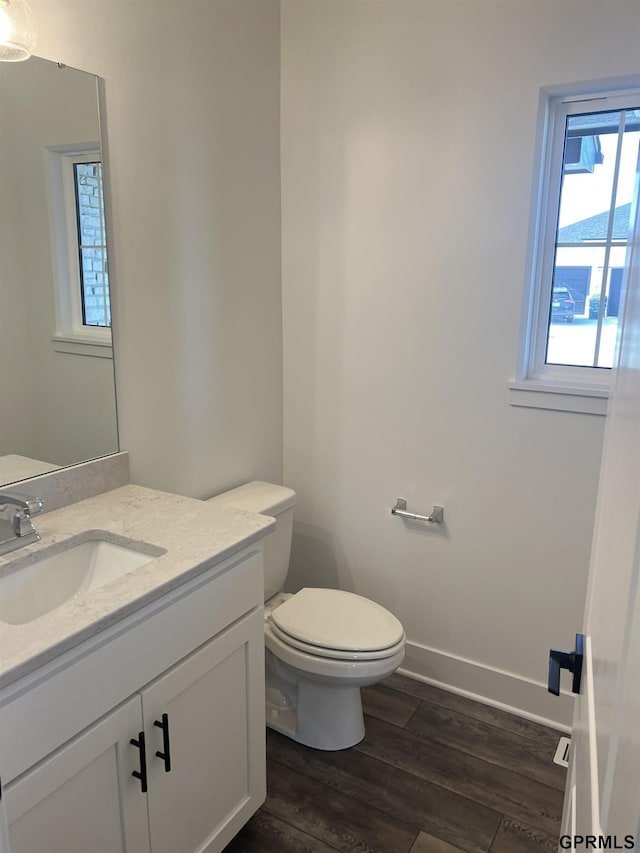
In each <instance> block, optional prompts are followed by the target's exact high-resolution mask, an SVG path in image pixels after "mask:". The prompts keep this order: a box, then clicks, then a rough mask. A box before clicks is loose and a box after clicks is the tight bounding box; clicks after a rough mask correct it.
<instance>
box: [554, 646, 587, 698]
mask: <svg viewBox="0 0 640 853" xmlns="http://www.w3.org/2000/svg"><path fill="white" fill-rule="evenodd" d="M583 646H584V635H583V634H576V647H575V649H574V650H573V651H572V652H562V651H560V649H550V650H549V684H548V689H549V693H553V694H554V695H555V696H559V695H560V670H561V669H568V670H569V672H572V673H573V684H572V687H571V690H572V692H573V693H580V682H581V680H582V655H583Z"/></svg>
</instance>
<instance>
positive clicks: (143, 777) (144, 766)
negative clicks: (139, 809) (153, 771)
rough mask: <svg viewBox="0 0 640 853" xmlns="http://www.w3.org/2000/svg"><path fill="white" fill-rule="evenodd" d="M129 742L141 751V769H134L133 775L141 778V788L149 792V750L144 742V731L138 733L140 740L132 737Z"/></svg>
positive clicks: (143, 791)
mask: <svg viewBox="0 0 640 853" xmlns="http://www.w3.org/2000/svg"><path fill="white" fill-rule="evenodd" d="M129 743H130V744H131V745H132V746H136V747H137V748H138V750H139V751H140V770H132V771H131V775H132V776H135V777H136V779H139V780H140V790H141V791H142V793H143V794H146V793H147V750H146V747H145V743H144V732H140V733H139V734H138V740H136V739H135V738H133V737H132V738H131V740H130V741H129Z"/></svg>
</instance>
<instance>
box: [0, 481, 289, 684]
mask: <svg viewBox="0 0 640 853" xmlns="http://www.w3.org/2000/svg"><path fill="white" fill-rule="evenodd" d="M34 523H35V525H36V528H37V530H38V533H39V534H40V536H41V541H40V542H37V543H35V544H33V545H28V546H26V547H24V548H21V549H19V550H17V551H14V552H12V553H11V554H5V555H3V556H0V577H1V576H3V575H5V574H6V573H8V572H11V571H13V570H14V566H15V565H16V564H19V565H20V566H23V565H25V564H27V563H30V562H33V561H35V560H37V559H39V558H40V557H41V556H45V554H44V553H43V552H45V551H47V552H49V549H50V552H51V553H53V552H54V551H59V550H63V548H64V544H65V542H66V541H67V540H69V539H71V538H73V537H76V536H78V535H79V534H82V533H84V532H85V531H87V530H94V531H95V530H98V531H106V532H107V533H108V534H113V535H114V536H115V537H117V538H118V539H121V538H124V539H127V540H131V541H132V542H133V543H134V544H135V543H144V544H146V545H151V546H154V547H156V548H161V549H164V550H165V551H166V553H165V554H163V555H162V556H160V557H157V558H155V559H153V560H152V561H151V562H149V563H147V564H146V565H144V566H141V567H140V568H138V569H134V570H133V571H131V572H130V573H129V574H126V575H124V576H122V577H119V578H117V579H116V580H114V581H111V582H110V583H108V584H106V585H105V586H103V587H101V588H100V589H97V590H95V591H94V592H92V593H89V594H88V595H87V596H86V597H85V598H80V597H74V598H72V599H70V600H69V601H68V602H66V603H65V604H62V605H60V606H59V607H57V608H56V609H55V610H52V611H51V612H49V613H46V614H44V615H43V616H40V617H39V618H37V619H34V620H32V621H30V622H27V623H25V624H23V625H9V624H7V623H5V622H1V621H0V688H2V687H5V686H7V685H8V684H10V683H12V682H13V681H15V680H17V679H18V678H21V677H22V676H24V675H26V674H27V673H29V672H31V671H32V670H34V669H36V668H37V667H38V666H41V665H42V664H44V663H47V662H48V661H50V660H52V659H53V658H55V657H57V656H58V655H60V654H62V653H63V652H66V651H68V650H69V649H71V648H73V647H74V646H76V645H78V644H79V643H81V642H83V641H84V640H87V639H89V638H90V637H92V636H94V635H95V634H97V633H98V632H99V631H102V630H104V629H105V628H107V627H108V626H110V625H112V624H113V623H115V622H117V621H119V620H120V619H122V618H124V617H125V616H128V615H130V614H131V613H134V612H135V611H136V610H139V609H140V608H141V607H144V606H145V605H146V604H148V603H149V602H151V601H154V600H155V599H157V598H159V597H160V596H162V595H164V594H165V593H167V592H169V591H171V590H172V589H175V588H176V587H177V586H179V585H180V584H181V583H184V582H185V581H188V580H190V579H191V578H192V577H195V576H196V575H198V574H200V573H202V572H204V571H206V570H207V569H210V568H212V567H213V566H214V565H216V564H217V563H221V562H222V561H223V560H225V559H226V558H227V557H229V556H231V555H232V554H234V553H236V552H238V551H240V550H242V549H243V548H246V547H248V546H249V545H251V544H252V543H254V542H257V541H258V540H259V539H261V538H262V537H263V536H265V535H266V534H267V533H269V532H270V531H271V530H272V529H273V528H274V526H275V522H274V520H273V519H272V518H269V517H268V516H263V515H257V514H255V513H250V512H243V511H241V510H231V509H226V510H221V509H216V508H215V506H214V505H212V504H209V503H207V502H206V501H198V500H194V499H192V498H185V497H181V496H179V495H172V494H168V493H166V492H158V491H155V490H153V489H147V488H144V487H142V486H132V485H128V486H122V487H121V488H118V489H113V490H112V491H109V492H105V493H103V494H101V495H97V496H96V497H93V498H89V499H87V500H84V501H80V502H78V503H75V504H71V505H70V506H66V507H63V508H61V509H58V510H55V511H54V512H50V513H46V514H44V515H39V516H35V517H34Z"/></svg>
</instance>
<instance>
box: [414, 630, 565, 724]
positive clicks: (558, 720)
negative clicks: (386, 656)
mask: <svg viewBox="0 0 640 853" xmlns="http://www.w3.org/2000/svg"><path fill="white" fill-rule="evenodd" d="M398 673H399V674H400V675H406V676H407V677H409V678H414V679H416V680H417V681H424V682H425V683H427V684H432V685H433V686H434V687H440V688H442V689H443V690H448V691H450V692H451V693H458V694H460V695H461V696H466V697H467V698H469V699H474V700H475V701H477V702H482V703H483V704H485V705H492V706H493V707H495V708H501V709H502V710H503V711H509V712H510V713H511V714H516V715H517V716H519V717H525V718H526V719H528V720H534V721H535V722H537V723H542V724H543V725H545V726H551V727H553V728H555V729H558V730H559V731H563V732H570V731H571V718H572V715H573V696H572V694H571V693H566V692H564V691H562V692H561V694H560V696H552V695H551V694H550V693H549V692H548V691H547V685H546V684H544V683H543V682H539V681H534V680H533V679H529V678H525V677H523V676H521V675H516V674H515V673H513V672H506V671H505V670H500V669H496V668H494V667H490V666H487V665H486V664H483V663H479V662H478V661H473V660H468V659H466V658H462V657H458V656H457V655H452V654H449V653H448V652H444V651H441V650H439V649H432V648H429V647H428V646H422V645H420V644H419V643H414V642H407V646H406V652H405V658H404V661H403V663H402V667H401V668H400V669H399V670H398Z"/></svg>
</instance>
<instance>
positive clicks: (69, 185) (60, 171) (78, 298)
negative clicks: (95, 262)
mask: <svg viewBox="0 0 640 853" xmlns="http://www.w3.org/2000/svg"><path fill="white" fill-rule="evenodd" d="M45 158H46V161H47V163H46V165H47V170H48V177H49V210H50V223H51V251H52V257H53V267H54V288H55V330H54V333H53V335H52V340H53V342H54V345H55V348H56V350H58V351H61V352H70V353H77V354H80V355H87V354H91V355H98V356H102V357H107V358H108V357H111V355H112V335H111V326H89V325H85V324H84V323H83V312H82V292H81V291H82V279H81V271H80V255H79V239H80V238H79V233H78V230H79V229H78V213H77V201H76V188H75V172H74V164H76V163H91V162H97V161H100V162H102V155H101V150H100V145H99V143H97V142H90V143H85V144H82V145H72V146H53V147H50V148H47V149H46V151H45ZM103 199H104V171H103ZM107 252H108V246H107ZM94 348H96V349H94ZM97 348H102V351H100V349H97Z"/></svg>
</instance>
